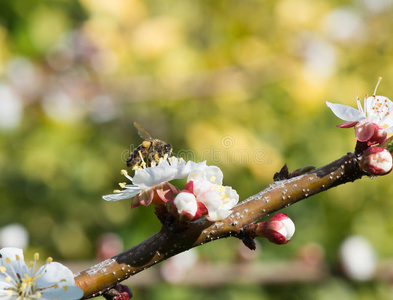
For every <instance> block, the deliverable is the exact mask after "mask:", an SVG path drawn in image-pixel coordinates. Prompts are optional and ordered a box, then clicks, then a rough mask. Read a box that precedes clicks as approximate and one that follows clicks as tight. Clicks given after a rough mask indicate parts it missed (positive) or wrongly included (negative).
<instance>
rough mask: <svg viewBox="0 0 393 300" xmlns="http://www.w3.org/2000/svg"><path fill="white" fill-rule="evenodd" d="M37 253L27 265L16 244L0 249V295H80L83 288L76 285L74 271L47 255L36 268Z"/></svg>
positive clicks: (20, 299) (17, 298) (64, 298)
mask: <svg viewBox="0 0 393 300" xmlns="http://www.w3.org/2000/svg"><path fill="white" fill-rule="evenodd" d="M37 260H38V254H36V255H35V256H34V262H33V263H32V264H31V265H30V266H29V267H28V266H27V265H26V264H25V262H24V257H23V251H22V249H19V248H3V249H1V250H0V298H1V299H7V300H13V299H14V300H29V299H44V300H46V299H48V300H49V299H57V300H72V299H80V298H82V296H83V291H82V290H81V289H80V288H79V287H77V286H76V285H75V280H74V275H73V274H72V272H71V271H70V270H69V269H68V268H67V267H65V266H63V265H62V264H60V263H57V262H52V259H51V258H48V259H47V261H46V264H45V265H43V266H42V267H40V268H39V269H38V270H35V269H36V262H37Z"/></svg>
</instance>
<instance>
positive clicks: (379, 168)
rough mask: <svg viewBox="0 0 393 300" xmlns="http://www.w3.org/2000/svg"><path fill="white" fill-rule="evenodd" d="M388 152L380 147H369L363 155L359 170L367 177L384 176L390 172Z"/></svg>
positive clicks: (390, 159) (390, 162)
mask: <svg viewBox="0 0 393 300" xmlns="http://www.w3.org/2000/svg"><path fill="white" fill-rule="evenodd" d="M392 166H393V161H392V155H391V154H390V152H389V151H388V150H386V149H384V148H380V147H370V148H368V149H367V150H366V151H364V153H363V158H362V160H361V161H360V168H361V169H362V171H364V172H366V173H367V174H369V175H385V174H388V173H389V172H390V171H391V170H392Z"/></svg>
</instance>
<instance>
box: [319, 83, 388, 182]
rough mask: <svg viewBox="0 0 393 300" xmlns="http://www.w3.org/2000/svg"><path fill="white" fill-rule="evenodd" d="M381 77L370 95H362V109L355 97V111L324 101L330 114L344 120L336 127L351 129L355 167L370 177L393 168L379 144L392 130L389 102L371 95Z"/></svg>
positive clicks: (383, 148) (382, 173)
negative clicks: (357, 156)
mask: <svg viewBox="0 0 393 300" xmlns="http://www.w3.org/2000/svg"><path fill="white" fill-rule="evenodd" d="M381 79H382V78H381V77H380V78H379V80H378V83H377V86H376V87H375V90H374V93H373V95H372V96H370V97H369V96H367V95H366V96H365V97H364V109H363V107H362V105H361V104H360V99H359V97H358V96H357V97H356V102H357V105H358V109H357V110H356V109H354V108H352V107H349V106H346V105H342V104H336V103H330V102H326V104H327V106H328V107H330V109H331V110H332V111H333V113H334V114H335V115H336V116H337V117H339V118H340V119H342V120H344V121H345V122H344V123H342V124H340V125H338V126H337V127H340V128H351V127H354V128H355V137H356V139H357V141H358V145H357V147H356V148H357V151H356V152H357V154H358V155H359V166H360V168H361V170H362V171H363V172H365V173H366V174H368V175H371V176H377V175H385V174H388V173H389V172H390V171H391V170H392V167H393V164H392V155H391V153H390V152H389V151H388V150H386V148H385V147H384V146H383V145H384V143H386V140H387V135H388V133H393V115H392V113H391V111H393V102H392V101H390V100H389V99H388V98H387V97H384V96H376V95H375V94H376V91H377V87H378V85H379V82H380V81H381ZM374 145H377V146H374ZM371 146H374V147H371Z"/></svg>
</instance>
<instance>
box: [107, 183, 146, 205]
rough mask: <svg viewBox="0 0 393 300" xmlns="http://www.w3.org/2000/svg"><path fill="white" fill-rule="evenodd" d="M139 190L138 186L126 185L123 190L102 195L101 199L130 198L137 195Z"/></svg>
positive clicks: (116, 199)
mask: <svg viewBox="0 0 393 300" xmlns="http://www.w3.org/2000/svg"><path fill="white" fill-rule="evenodd" d="M140 192H141V189H140V188H139V187H137V186H135V187H134V186H130V187H127V188H126V189H125V190H122V191H120V192H119V193H115V194H109V195H105V196H102V199H104V200H106V201H118V200H124V199H130V198H133V197H135V196H136V195H138V194H139V193H140Z"/></svg>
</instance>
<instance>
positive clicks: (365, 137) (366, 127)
mask: <svg viewBox="0 0 393 300" xmlns="http://www.w3.org/2000/svg"><path fill="white" fill-rule="evenodd" d="M355 136H356V139H357V140H358V141H359V142H367V144H368V145H369V146H370V145H375V144H382V143H383V142H384V141H386V136H387V133H386V131H385V129H383V128H382V127H380V126H378V125H377V124H375V123H372V122H359V123H358V124H357V125H356V126H355Z"/></svg>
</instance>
